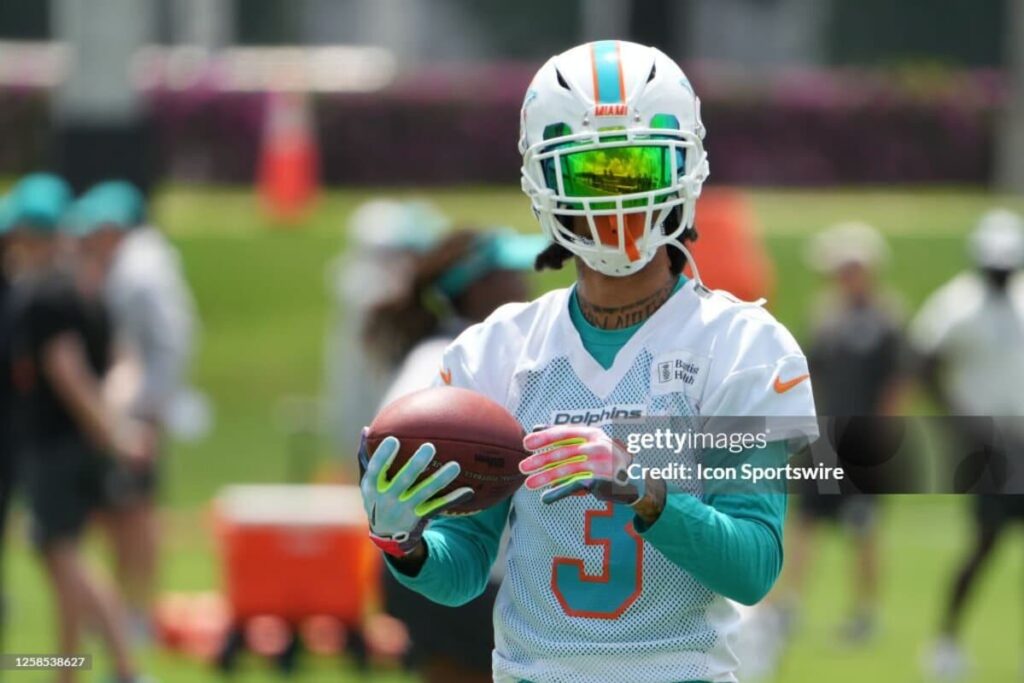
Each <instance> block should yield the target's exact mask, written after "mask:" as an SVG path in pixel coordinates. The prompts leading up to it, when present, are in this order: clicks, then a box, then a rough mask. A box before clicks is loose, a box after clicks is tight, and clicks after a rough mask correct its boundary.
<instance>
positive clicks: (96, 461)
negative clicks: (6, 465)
mask: <svg viewBox="0 0 1024 683" xmlns="http://www.w3.org/2000/svg"><path fill="white" fill-rule="evenodd" d="M19 466H20V475H21V481H22V482H23V484H24V490H25V496H26V498H27V500H28V507H29V512H30V513H31V516H32V538H33V540H34V541H35V543H36V544H37V545H38V546H39V547H41V548H45V547H46V546H47V545H49V544H51V543H54V542H55V541H61V540H74V539H77V538H78V537H79V536H81V534H82V531H83V530H84V528H85V525H86V523H87V522H88V521H89V518H90V517H91V516H92V514H93V513H94V512H96V511H97V510H99V509H100V508H101V507H102V506H103V501H104V494H103V487H104V482H105V480H106V476H107V472H108V471H109V469H110V459H109V458H107V457H105V456H103V455H101V454H99V453H98V452H97V451H96V450H95V449H93V448H91V447H90V446H88V445H86V444H84V443H82V442H81V441H80V440H77V439H71V438H68V439H62V440H59V441H54V442H48V443H40V444H34V445H31V446H28V447H26V449H25V452H24V453H23V457H22V458H21V459H20V462H19Z"/></svg>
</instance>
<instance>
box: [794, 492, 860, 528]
mask: <svg viewBox="0 0 1024 683" xmlns="http://www.w3.org/2000/svg"><path fill="white" fill-rule="evenodd" d="M798 500H799V511H800V516H801V517H803V518H804V519H808V520H812V521H823V522H836V523H841V524H843V525H845V526H846V527H847V528H848V529H849V530H850V531H852V532H854V533H858V534H859V533H866V532H868V531H870V530H871V529H873V528H874V526H875V522H876V520H877V518H878V499H877V498H876V497H875V496H872V495H868V494H864V493H850V494H823V493H810V492H803V493H800V494H799V497H798Z"/></svg>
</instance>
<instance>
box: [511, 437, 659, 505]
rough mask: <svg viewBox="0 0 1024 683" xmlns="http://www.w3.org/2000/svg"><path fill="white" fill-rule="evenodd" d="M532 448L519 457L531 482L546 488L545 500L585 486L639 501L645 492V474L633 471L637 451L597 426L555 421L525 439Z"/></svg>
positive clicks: (602, 494) (601, 493)
mask: <svg viewBox="0 0 1024 683" xmlns="http://www.w3.org/2000/svg"><path fill="white" fill-rule="evenodd" d="M523 447H524V448H525V449H526V450H528V451H531V452H532V454H531V455H530V456H529V457H527V458H525V459H524V460H523V461H522V462H520V463H519V471H520V472H522V473H523V474H525V475H527V477H526V488H528V489H530V490H532V491H536V490H539V489H544V488H546V489H547V490H546V491H544V493H543V494H541V501H543V502H545V503H553V502H555V501H557V500H561V499H563V498H565V497H566V496H570V495H572V494H574V493H577V492H579V491H589V492H590V493H592V494H593V495H594V496H596V497H597V498H600V499H601V500H610V501H614V502H617V503H626V504H627V505H633V504H634V503H636V502H638V501H639V500H640V499H641V498H643V495H644V480H643V479H634V478H632V477H630V475H629V466H630V464H632V462H633V456H631V455H630V454H629V452H628V451H626V449H625V448H624V447H623V446H622V445H621V444H619V443H617V442H616V441H613V440H612V438H611V437H609V436H608V435H607V434H605V432H604V430H602V429H598V428H596V427H574V426H559V427H549V428H547V429H543V430H541V431H538V432H533V433H532V434H527V435H526V438H524V439H523Z"/></svg>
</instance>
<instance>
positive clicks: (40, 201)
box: [0, 173, 71, 625]
mask: <svg viewBox="0 0 1024 683" xmlns="http://www.w3.org/2000/svg"><path fill="white" fill-rule="evenodd" d="M70 197H71V191H70V190H69V189H68V187H67V185H66V184H65V183H64V182H63V181H62V180H61V179H60V178H57V177H56V176H52V175H49V174H42V173H39V174H33V175H30V176H27V177H25V178H23V179H22V180H21V181H20V182H18V183H17V184H15V186H14V187H13V188H12V189H11V192H10V193H9V194H8V195H6V196H5V197H3V198H2V200H0V254H2V261H0V264H2V268H0V551H2V547H3V538H4V536H5V533H4V531H5V526H6V524H5V522H6V515H7V510H8V509H9V507H10V502H11V499H12V497H13V494H14V484H15V482H16V478H17V474H18V473H17V467H16V465H17V460H18V458H17V453H18V446H17V443H16V434H15V424H16V418H15V405H16V403H15V395H14V386H13V384H12V382H11V378H12V363H11V360H12V359H11V354H12V344H13V332H14V309H15V303H14V302H15V301H16V300H17V299H20V298H21V296H22V294H23V293H24V292H25V291H26V290H27V289H28V288H27V287H25V286H17V287H16V286H15V285H17V284H24V283H26V282H27V281H28V280H30V278H31V274H32V273H33V272H35V271H37V270H38V269H39V268H40V267H41V266H43V265H44V264H45V263H47V262H48V261H49V260H50V259H51V258H52V257H53V254H54V249H55V243H56V240H55V239H54V234H55V231H56V227H57V224H58V222H59V220H60V218H61V216H62V215H63V212H64V210H65V209H66V207H67V204H68V201H69V200H70ZM0 558H2V552H0ZM0 571H2V566H0ZM0 586H2V583H0ZM3 597H4V596H3V590H2V588H0V625H2V624H3V620H4V599H3Z"/></svg>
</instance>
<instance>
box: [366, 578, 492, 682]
mask: <svg viewBox="0 0 1024 683" xmlns="http://www.w3.org/2000/svg"><path fill="white" fill-rule="evenodd" d="M383 571H384V609H385V611H386V612H387V613H388V614H390V615H391V616H393V617H395V618H396V619H398V620H400V621H402V622H403V623H405V626H406V628H408V629H409V638H410V640H412V658H413V661H416V662H421V661H425V660H428V659H430V658H431V657H436V656H443V657H447V658H449V659H452V660H454V661H456V662H459V663H460V664H462V665H463V666H464V667H466V668H467V669H472V670H474V671H479V672H481V673H484V674H489V673H490V672H491V651H492V650H494V600H495V598H496V597H497V595H498V586H497V585H496V584H494V583H493V582H491V583H488V584H487V588H486V589H485V590H484V593H483V595H481V596H479V597H477V598H475V599H473V600H471V601H470V602H468V603H466V604H465V605H462V606H460V607H445V606H444V605H439V604H437V603H436V602H433V601H431V600H428V599H427V598H425V597H423V596H422V595H420V594H419V593H416V592H414V591H411V590H409V589H408V588H406V587H405V586H403V585H402V584H400V583H398V581H397V580H396V579H395V577H393V576H392V575H391V572H389V571H388V570H387V568H384V570H383Z"/></svg>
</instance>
